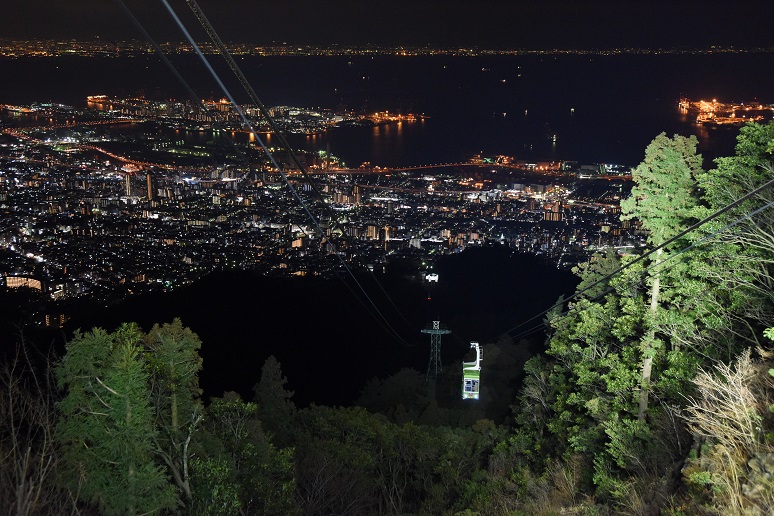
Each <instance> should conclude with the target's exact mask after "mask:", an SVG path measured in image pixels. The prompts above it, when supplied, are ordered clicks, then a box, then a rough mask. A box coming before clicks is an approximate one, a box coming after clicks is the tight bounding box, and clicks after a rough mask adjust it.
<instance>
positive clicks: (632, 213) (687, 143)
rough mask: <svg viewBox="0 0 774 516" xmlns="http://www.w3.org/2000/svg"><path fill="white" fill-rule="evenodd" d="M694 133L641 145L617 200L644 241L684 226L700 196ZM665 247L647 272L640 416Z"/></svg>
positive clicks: (654, 341)
mask: <svg viewBox="0 0 774 516" xmlns="http://www.w3.org/2000/svg"><path fill="white" fill-rule="evenodd" d="M697 144H698V141H697V140H696V137H694V136H691V137H690V138H686V137H683V136H678V135H675V137H674V138H668V137H667V136H666V135H665V134H664V133H661V134H659V135H658V136H656V138H655V139H654V140H653V141H652V142H651V143H650V145H648V147H647V148H646V149H645V160H644V161H643V162H642V163H640V164H639V165H638V166H637V168H635V169H634V170H633V171H632V179H633V180H634V182H635V186H634V188H632V193H631V196H630V197H629V198H628V199H625V200H622V201H621V213H622V215H621V219H622V220H629V219H632V218H637V219H638V220H639V221H640V222H641V223H642V227H643V228H644V229H646V230H647V231H648V244H649V245H650V246H652V247H659V246H661V245H662V244H664V243H665V242H667V241H668V240H669V239H670V238H672V237H674V236H675V235H677V234H679V233H680V232H681V231H682V230H683V229H685V228H686V227H687V226H688V221H689V220H690V217H691V214H692V210H693V208H694V207H695V206H696V205H697V203H698V199H697V195H696V188H695V181H696V179H695V177H696V175H697V174H699V173H700V172H701V163H702V158H701V155H699V154H697V153H696V146H697ZM663 254H664V249H658V251H656V257H655V258H654V260H653V263H654V265H655V267H654V268H653V272H651V274H650V292H649V305H648V306H649V321H648V331H647V332H646V334H645V335H644V337H643V339H642V380H641V382H642V385H641V391H640V407H639V414H638V419H640V420H643V419H644V418H645V414H646V412H647V409H648V392H649V389H650V381H651V370H652V366H653V358H654V355H655V354H656V353H657V352H658V351H659V350H661V349H662V348H663V345H664V343H663V340H662V339H661V338H660V336H659V335H657V334H656V324H655V321H656V317H657V312H658V307H659V300H660V287H661V276H660V271H659V267H658V265H659V263H661V262H662V261H663Z"/></svg>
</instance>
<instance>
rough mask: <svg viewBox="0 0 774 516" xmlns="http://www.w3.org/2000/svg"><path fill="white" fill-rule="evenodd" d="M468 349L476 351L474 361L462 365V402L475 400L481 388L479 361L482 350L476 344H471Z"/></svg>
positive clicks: (481, 357) (481, 356)
mask: <svg viewBox="0 0 774 516" xmlns="http://www.w3.org/2000/svg"><path fill="white" fill-rule="evenodd" d="M470 347H471V348H474V349H475V350H476V361H475V362H463V363H462V399H463V400H477V399H478V394H479V390H480V387H481V360H482V359H483V355H484V350H483V349H481V348H480V347H479V345H478V342H471V343H470Z"/></svg>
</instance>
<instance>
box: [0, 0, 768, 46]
mask: <svg viewBox="0 0 774 516" xmlns="http://www.w3.org/2000/svg"><path fill="white" fill-rule="evenodd" d="M125 2H126V3H127V5H128V6H129V7H130V9H131V10H132V11H133V12H134V13H135V15H136V16H137V17H138V18H139V19H140V20H141V22H142V23H143V25H144V26H145V27H146V29H147V30H148V31H149V32H151V34H152V35H153V36H154V37H155V38H156V39H158V40H176V39H180V36H179V31H178V30H177V29H176V28H175V27H173V26H172V24H171V22H170V17H169V15H168V14H167V13H166V11H165V10H164V8H163V6H162V3H161V1H160V0H125ZM170 3H171V4H172V6H173V7H174V8H175V9H176V10H177V11H178V12H179V13H180V14H181V16H182V15H184V14H187V12H188V9H187V7H186V5H185V2H184V1H183V0H170ZM2 4H3V7H2V11H0V13H2V16H0V37H3V38H51V39H56V38H78V39H94V38H97V37H100V38H105V39H115V40H120V39H132V38H138V39H139V35H138V34H139V33H138V32H137V30H136V29H135V28H134V26H133V25H132V24H131V23H130V22H129V21H128V18H127V17H126V16H125V15H124V14H123V12H122V11H121V9H120V7H119V5H118V3H117V2H115V1H113V0H60V1H52V0H3V1H2ZM199 4H200V5H201V7H202V9H203V10H204V11H205V13H206V14H207V15H208V17H209V18H210V20H211V21H212V23H213V25H214V26H215V28H216V30H218V32H219V34H220V36H221V38H222V39H223V40H225V41H246V42H251V43H257V44H269V43H272V42H287V43H291V44H331V43H338V44H364V43H372V44H383V45H392V46H398V45H407V46H409V45H427V44H430V45H436V46H451V47H464V46H478V47H484V48H613V47H626V46H636V47H649V48H658V47H673V46H683V47H705V46H708V45H721V46H737V47H750V46H774V30H772V26H771V24H772V20H774V0H765V1H764V0H727V1H720V0H704V1H699V0H670V1H666V0H650V1H640V2H634V1H628V0H619V1H612V0H469V1H461V0H273V1H266V0H199ZM187 19H188V18H187ZM190 27H191V30H192V31H193V30H194V28H195V25H194V23H193V22H191V23H190ZM199 34H200V33H199ZM201 39H204V38H203V37H202V38H201Z"/></svg>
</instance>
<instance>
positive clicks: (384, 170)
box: [3, 119, 631, 181]
mask: <svg viewBox="0 0 774 516" xmlns="http://www.w3.org/2000/svg"><path fill="white" fill-rule="evenodd" d="M141 121H144V120H141V119H121V120H100V121H94V122H82V123H78V124H68V123H66V124H59V125H51V126H45V127H40V128H37V127H26V128H23V129H5V130H3V133H6V134H9V135H12V136H15V137H17V138H20V139H24V140H28V141H29V140H33V141H35V142H36V143H40V144H44V143H46V142H43V141H40V140H37V139H34V138H32V137H31V136H30V135H28V134H25V133H26V132H28V131H34V130H42V129H59V128H69V127H74V126H75V125H92V126H94V125H108V124H129V123H136V122H141ZM72 145H73V146H74V147H77V148H79V149H81V150H90V151H93V152H99V153H102V154H104V155H106V156H108V157H110V158H113V159H115V160H118V161H121V162H123V163H129V164H132V165H136V166H138V167H144V168H151V167H154V168H161V169H166V170H173V171H180V172H183V171H187V172H207V171H208V170H209V169H203V168H201V167H191V166H187V167H181V166H178V165H173V164H168V163H153V162H149V161H141V160H136V159H132V158H127V157H126V156H121V155H119V154H116V153H114V152H110V151H108V150H106V149H103V148H101V147H97V146H96V145H90V144H72ZM462 167H472V168H478V169H481V168H488V169H499V170H512V171H514V170H515V171H519V172H528V173H532V174H537V175H541V176H552V177H557V178H561V177H567V175H566V174H562V173H561V172H558V171H554V170H530V169H527V168H525V167H524V166H522V165H508V164H502V163H496V164H494V163H492V164H487V163H470V162H462V163H435V164H431V165H416V166H412V167H378V166H376V167H367V168H366V167H361V168H316V167H314V168H311V167H310V168H307V173H308V174H310V175H329V174H333V175H372V174H393V173H396V172H412V171H418V170H434V169H441V168H462ZM267 172H268V173H270V174H271V173H277V171H275V170H269V171H267ZM284 172H285V173H286V174H288V175H289V176H296V175H300V172H299V171H298V170H297V169H296V170H293V169H287V170H284ZM593 179H607V180H623V181H629V180H631V176H594V177H593Z"/></svg>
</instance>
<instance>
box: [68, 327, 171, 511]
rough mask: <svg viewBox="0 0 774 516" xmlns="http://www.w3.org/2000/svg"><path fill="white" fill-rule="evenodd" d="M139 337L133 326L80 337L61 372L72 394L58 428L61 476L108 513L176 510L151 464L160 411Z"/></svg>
mask: <svg viewBox="0 0 774 516" xmlns="http://www.w3.org/2000/svg"><path fill="white" fill-rule="evenodd" d="M141 339H142V332H141V331H140V330H139V328H137V326H136V325H133V324H125V325H123V326H121V327H120V328H119V329H118V330H116V331H115V332H113V333H107V332H105V331H104V330H101V329H94V330H93V331H91V332H89V333H85V334H82V333H77V334H76V335H75V338H74V339H73V340H72V341H70V342H69V343H68V344H67V354H66V355H65V356H64V358H63V359H62V362H61V363H60V364H59V365H58V367H57V368H56V376H57V381H58V385H59V387H60V388H63V389H66V392H67V394H66V395H65V397H64V399H63V400H62V402H61V403H60V410H61V418H60V421H59V424H58V427H57V435H58V437H59V440H60V442H61V444H62V455H63V456H62V463H63V470H64V471H63V472H64V475H63V477H64V478H65V479H66V481H67V483H68V484H69V487H70V489H71V490H72V492H73V493H77V494H78V496H79V497H80V498H81V499H82V500H84V501H88V502H91V503H94V504H96V505H98V506H99V507H100V509H101V510H102V511H103V512H104V513H106V514H140V513H149V512H157V511H161V510H163V509H168V508H171V507H173V506H174V504H175V496H174V491H173V490H172V488H171V486H170V485H169V484H168V483H167V480H166V478H165V475H164V472H163V470H162V468H160V467H159V466H158V465H157V464H156V463H155V462H154V460H153V451H154V444H153V442H154V439H155V437H156V430H155V427H154V423H153V421H154V409H153V406H152V404H151V397H150V392H149V389H148V373H147V371H146V369H145V367H144V365H143V363H142V362H141V359H140V357H141V351H142V349H141V347H140V341H141Z"/></svg>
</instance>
